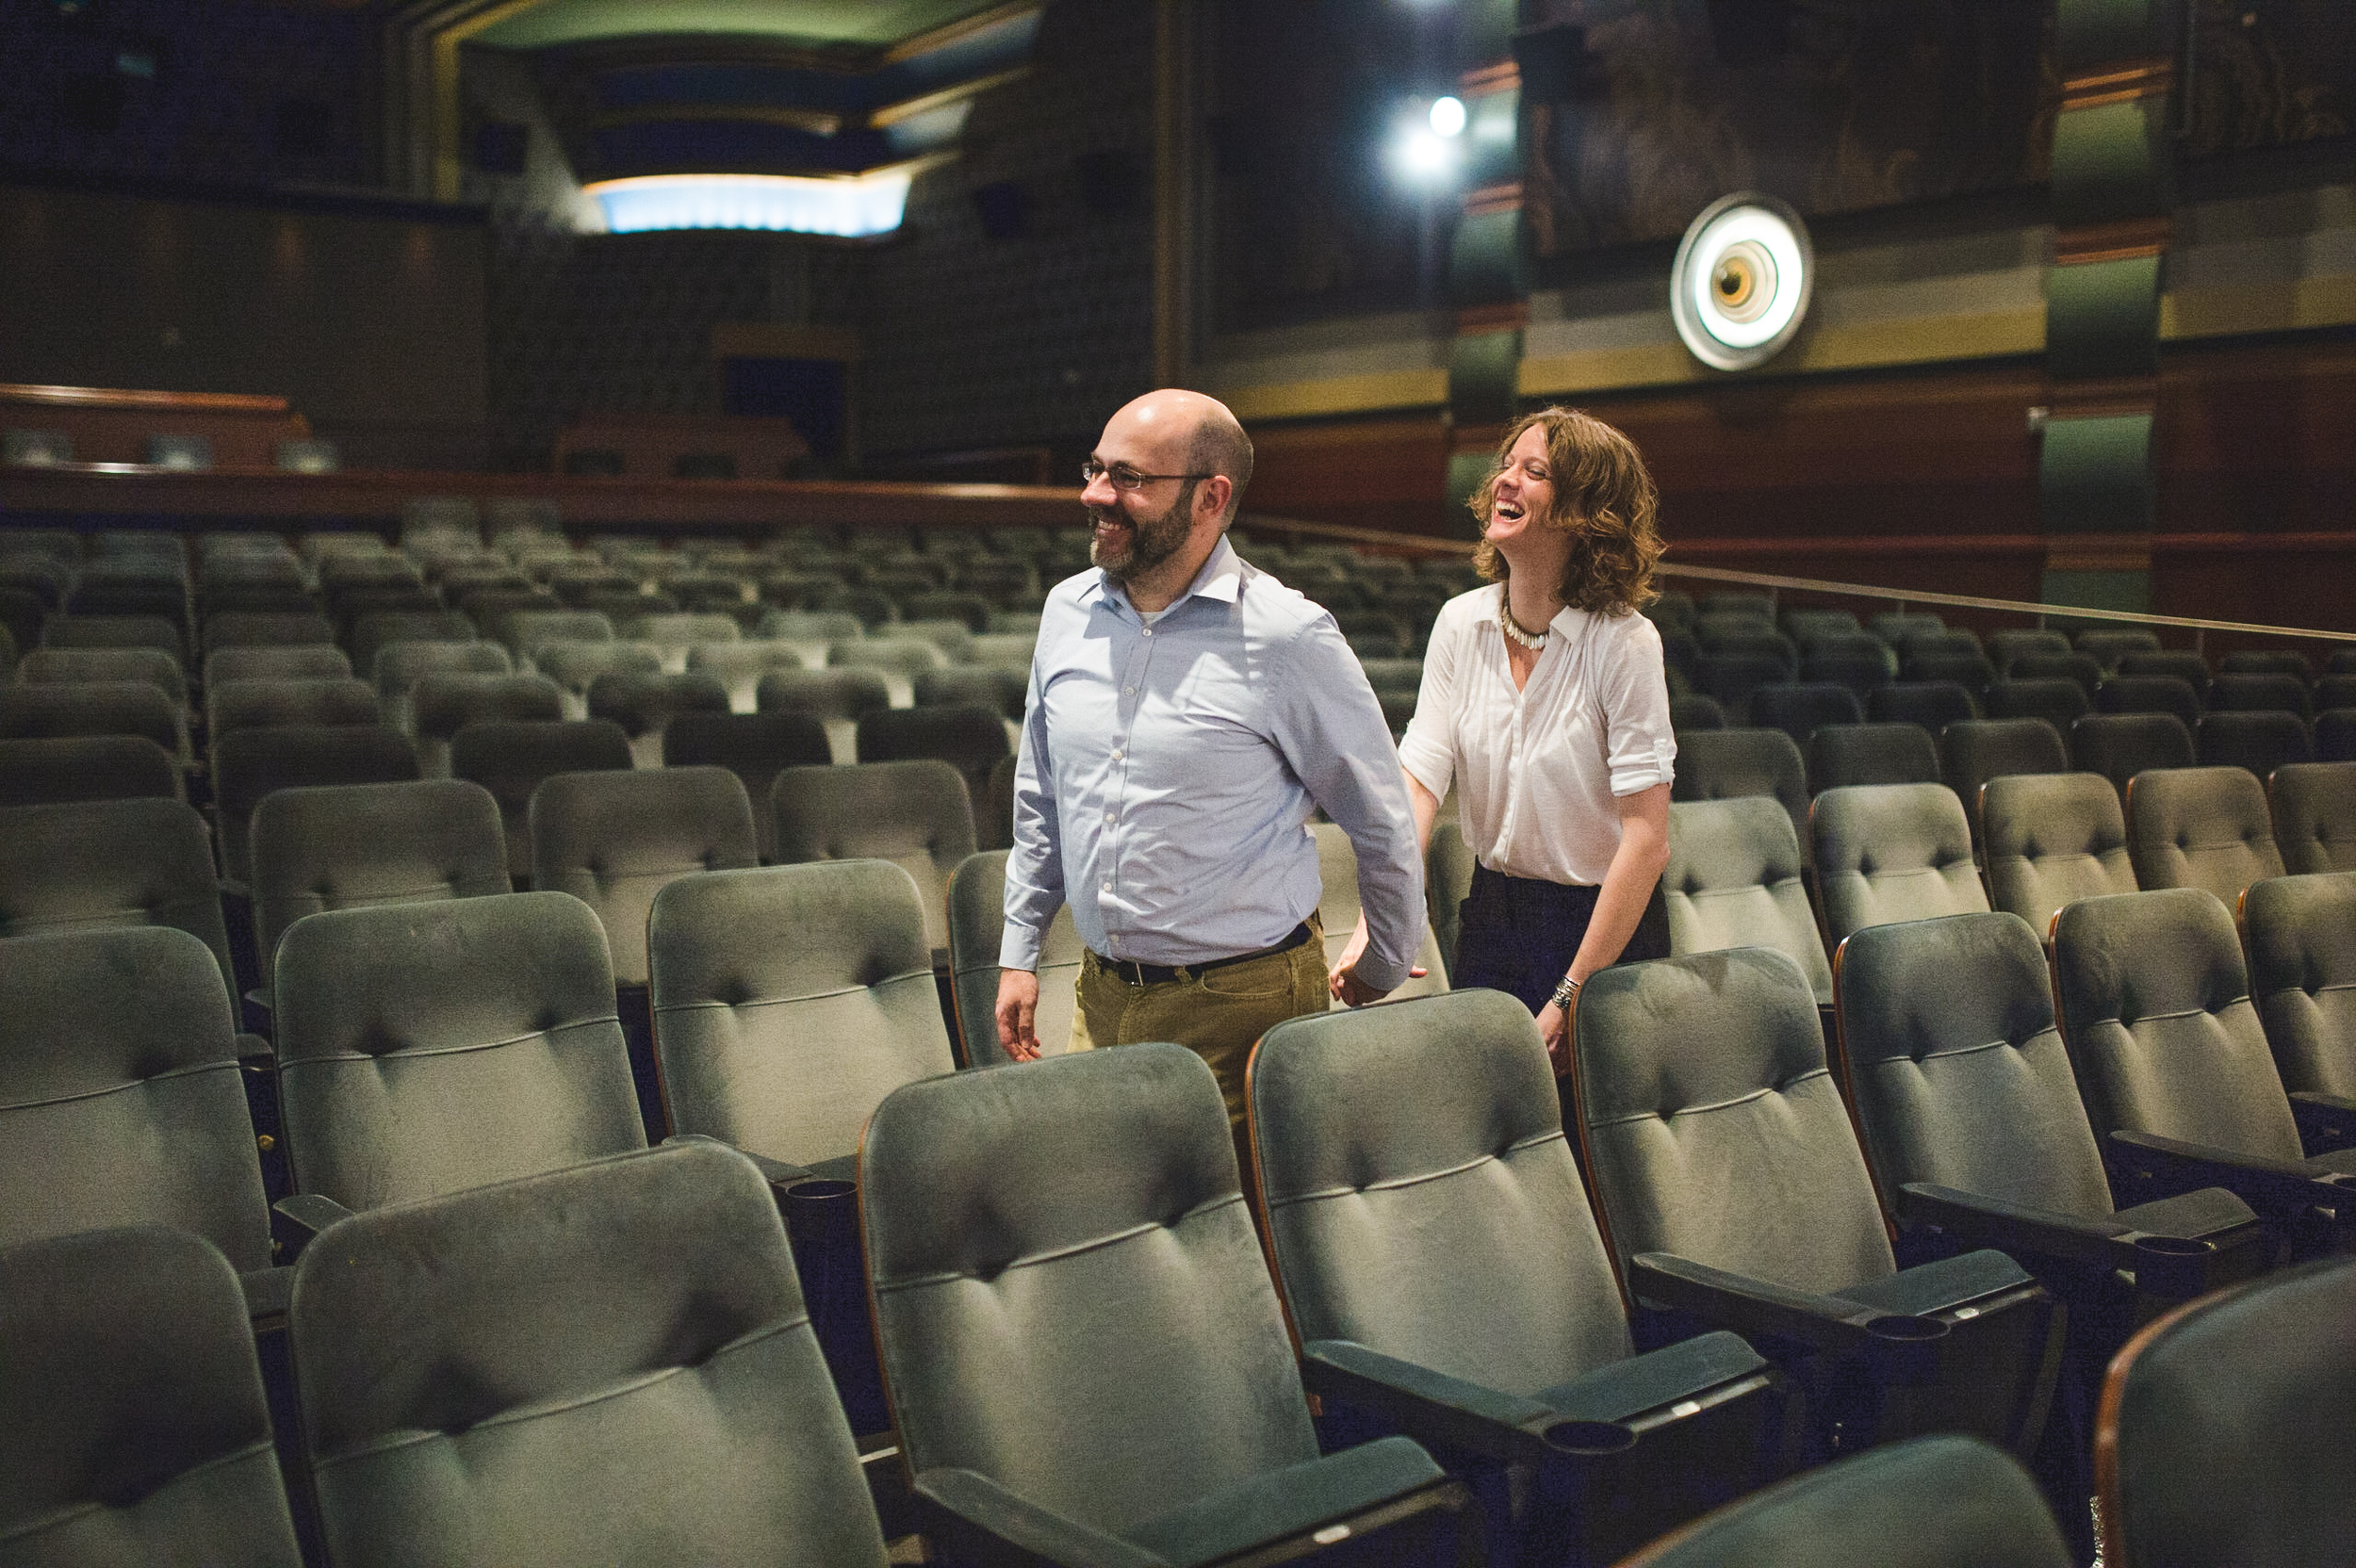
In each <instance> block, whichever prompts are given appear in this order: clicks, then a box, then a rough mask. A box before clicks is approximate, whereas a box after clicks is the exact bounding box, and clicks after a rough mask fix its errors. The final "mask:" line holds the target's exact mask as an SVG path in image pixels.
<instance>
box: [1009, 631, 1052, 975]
mask: <svg viewBox="0 0 2356 1568" xmlns="http://www.w3.org/2000/svg"><path fill="white" fill-rule="evenodd" d="M1044 713H1045V711H1044V708H1043V707H1042V705H1041V704H1040V702H1039V664H1038V662H1037V660H1036V659H1035V660H1034V661H1033V662H1032V665H1031V688H1030V693H1029V694H1028V696H1027V697H1025V699H1024V701H1023V743H1022V745H1021V746H1020V748H1019V749H1018V750H1017V752H1016V755H1015V764H1014V844H1013V847H1012V848H1011V849H1009V850H1008V851H1007V853H1006V929H1005V931H1004V932H1003V933H1001V934H1000V936H999V939H998V967H999V968H1001V969H1027V970H1034V971H1036V970H1037V969H1038V968H1039V949H1040V947H1041V946H1042V945H1043V944H1044V943H1045V941H1046V939H1047V927H1048V925H1049V923H1052V922H1053V921H1054V920H1055V911H1056V910H1057V909H1059V908H1061V907H1063V901H1064V890H1063V844H1062V841H1061V835H1060V834H1059V832H1058V830H1057V827H1058V825H1057V823H1056V818H1055V779H1054V776H1053V773H1052V766H1053V760H1052V759H1051V758H1050V757H1049V755H1048V750H1047V727H1046V720H1045V716H1044Z"/></svg>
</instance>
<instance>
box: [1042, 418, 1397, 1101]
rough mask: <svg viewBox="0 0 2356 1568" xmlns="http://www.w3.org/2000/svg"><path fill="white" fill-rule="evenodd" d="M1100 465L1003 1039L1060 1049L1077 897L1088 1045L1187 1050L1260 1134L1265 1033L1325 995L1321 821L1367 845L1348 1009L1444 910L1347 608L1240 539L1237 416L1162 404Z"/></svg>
mask: <svg viewBox="0 0 2356 1568" xmlns="http://www.w3.org/2000/svg"><path fill="white" fill-rule="evenodd" d="M1083 473H1084V474H1085V476H1086V478H1087V480H1088V488H1087V489H1086V490H1084V491H1083V492H1081V500H1082V501H1083V502H1084V503H1085V504H1086V505H1087V507H1088V519H1089V521H1090V523H1091V524H1092V525H1093V526H1094V531H1095V532H1094V538H1093V540H1092V541H1091V544H1090V546H1089V552H1088V554H1089V559H1090V560H1091V561H1092V562H1094V563H1095V564H1094V566H1093V567H1092V568H1091V569H1089V570H1088V571H1085V572H1082V573H1081V574H1080V575H1078V576H1077V577H1073V578H1071V579H1069V580H1065V581H1063V582H1060V583H1057V584H1056V585H1055V590H1054V591H1053V592H1052V593H1050V594H1049V595H1048V596H1047V605H1046V609H1045V612H1044V613H1043V614H1042V615H1041V617H1040V621H1039V649H1038V652H1037V653H1036V654H1035V655H1034V657H1033V660H1032V664H1031V689H1030V701H1029V707H1028V711H1027V712H1026V713H1025V715H1024V719H1023V746H1022V753H1021V757H1020V760H1018V762H1017V764H1016V769H1015V795H1014V801H1015V807H1014V849H1013V852H1012V853H1011V854H1010V855H1009V856H1008V858H1007V862H1006V938H1005V941H1004V944H1003V946H1002V948H1001V950H1000V953H999V964H1000V966H1001V973H1000V977H999V986H998V1038H999V1042H1000V1043H1001V1044H1002V1045H1004V1046H1005V1047H1006V1052H1007V1054H1009V1055H1011V1056H1014V1057H1016V1058H1018V1059H1022V1060H1028V1059H1030V1058H1032V1057H1036V1056H1037V1055H1038V1054H1039V1037H1038V1034H1037V1031H1036V1019H1037V1011H1038V1006H1039V975H1038V973H1037V971H1038V968H1039V944H1040V940H1041V938H1042V936H1043V935H1044V933H1045V931H1046V929H1047V925H1048V923H1049V922H1050V921H1051V920H1053V919H1054V918H1055V909H1056V907H1057V906H1058V905H1062V904H1065V903H1069V904H1070V905H1071V907H1072V924H1073V926H1074V927H1075V928H1076V929H1077V931H1078V933H1079V935H1080V938H1081V939H1082V940H1083V941H1084V942H1086V943H1087V944H1088V955H1087V956H1086V957H1085V958H1083V959H1082V961H1081V966H1080V979H1079V1010H1078V1015H1077V1017H1076V1018H1075V1020H1074V1021H1073V1024H1072V1040H1071V1049H1072V1050H1074V1051H1085V1050H1088V1049H1090V1048H1093V1047H1103V1046H1115V1045H1128V1044H1133V1043H1135V1042H1137V1041H1139V1040H1176V1041H1178V1042H1179V1043H1181V1044H1183V1045H1186V1046H1188V1047H1190V1048H1191V1049H1193V1050H1194V1051H1195V1052H1196V1053H1198V1054H1201V1055H1202V1056H1203V1059H1204V1060H1205V1061H1207V1062H1208V1063H1210V1065H1211V1070H1212V1071H1213V1072H1214V1073H1216V1074H1217V1075H1218V1077H1219V1087H1220V1088H1221V1090H1222V1091H1224V1093H1225V1095H1226V1099H1227V1112H1228V1116H1229V1119H1230V1120H1231V1121H1232V1122H1233V1123H1234V1124H1235V1126H1236V1127H1237V1128H1238V1129H1240V1127H1241V1124H1242V1120H1243V1070H1244V1063H1245V1059H1246V1057H1247V1056H1248V1055H1249V1054H1250V1053H1251V1050H1252V1042H1253V1041H1255V1040H1257V1039H1258V1038H1259V1037H1260V1036H1261V1035H1262V1034H1263V1033H1265V1032H1266V1031H1267V1030H1268V1028H1269V1027H1270V1026H1271V1025H1274V1024H1276V1023H1279V1022H1281V1021H1284V1020H1285V1019H1288V1018H1292V1017H1295V1016H1297V1015H1299V1014H1301V1013H1309V1012H1316V1011H1318V1010H1320V1009H1322V1008H1323V1007H1325V1006H1326V1005H1327V1001H1328V994H1329V993H1328V989H1327V985H1326V981H1325V979H1324V978H1323V976H1322V975H1321V974H1320V972H1319V970H1318V965H1319V964H1320V962H1321V961H1322V954H1323V951H1324V947H1323V942H1322V940H1321V936H1322V932H1321V931H1320V929H1319V927H1318V924H1317V897H1318V893H1319V890H1320V889H1319V882H1318V876H1317V843H1316V841H1315V840H1314V839H1313V838H1312V837H1311V836H1310V834H1309V832H1308V828H1307V824H1308V821H1309V816H1310V812H1311V810H1312V809H1314V808H1318V807H1322V808H1323V809H1324V810H1325V813H1326V815H1328V816H1329V817H1331V818H1333V821H1335V822H1336V823H1339V824H1340V825H1342V827H1343V829H1344V830H1345V831H1346V832H1347V833H1348V834H1349V835H1350V841H1351V843H1352V844H1353V845H1354V846H1355V847H1356V849H1357V852H1358V878H1359V896H1360V900H1361V902H1362V904H1363V906H1364V907H1365V910H1366V927H1367V933H1368V938H1367V941H1366V948H1365V950H1364V952H1363V953H1362V954H1361V955H1360V956H1359V957H1358V959H1357V961H1356V963H1355V964H1354V965H1353V966H1351V967H1350V969H1348V970H1345V971H1344V972H1343V976H1342V980H1341V985H1340V994H1341V995H1342V998H1343V1000H1345V1001H1347V1002H1349V1003H1350V1004H1351V1005H1360V1004H1364V1003H1367V1002H1372V1001H1375V1000H1377V999H1379V998H1381V997H1382V996H1383V994H1384V993H1386V992H1388V991H1390V990H1391V989H1393V988H1395V987H1397V986H1398V985H1399V983H1400V982H1401V981H1403V980H1405V979H1406V978H1407V977H1408V974H1409V972H1410V971H1409V964H1410V962H1411V960H1412V959H1413V957H1414V956H1415V951H1416V949H1417V947H1418V945H1419V943H1420V940H1421V937H1422V933H1423V925H1424V912H1423V911H1424V905H1423V858H1422V856H1421V855H1420V854H1419V853H1418V851H1417V848H1416V839H1415V819H1414V817H1413V816H1412V814H1411V813H1410V810H1409V807H1408V802H1407V789H1406V782H1405V775H1404V774H1403V773H1402V771H1401V769H1400V767H1399V754H1398V751H1397V749H1396V748H1395V747H1394V746H1393V745H1392V743H1391V737H1390V731H1389V729H1388V727H1386V726H1385V725H1384V723H1383V710H1382V707H1381V705H1380V704H1379V703H1377V702H1376V700H1375V696H1374V692H1373V689H1372V688H1371V687H1369V686H1368V685H1367V684H1366V672H1365V671H1364V670H1362V669H1360V668H1359V665H1358V661H1357V659H1356V657H1355V656H1354V655H1352V654H1351V653H1350V647H1349V645H1348V644H1346V643H1344V642H1343V641H1342V636H1341V632H1340V630H1339V629H1337V628H1336V627H1335V626H1334V624H1333V616H1332V615H1330V614H1328V613H1326V612H1325V611H1324V610H1322V609H1320V608H1319V607H1318V606H1317V605H1315V604H1313V603H1311V602H1310V601H1309V600H1307V599H1305V598H1303V597H1301V595H1299V594H1297V593H1295V592H1294V591H1293V590H1291V589H1289V588H1287V587H1285V586H1284V584H1283V583H1281V582H1279V581H1277V580H1275V579H1274V578H1272V577H1269V576H1268V574H1267V573H1265V572H1262V571H1260V570H1258V569H1256V568H1255V567H1253V566H1252V565H1250V564H1247V563H1246V562H1245V561H1244V560H1243V559H1242V558H1241V557H1240V556H1238V555H1237V554H1236V553H1235V548H1234V547H1233V546H1231V545H1230V544H1229V543H1228V542H1227V529H1228V526H1229V525H1230V524H1231V523H1233V522H1234V521H1235V508H1236V503H1237V502H1238V501H1239V500H1240V499H1241V498H1242V496H1243V490H1244V486H1245V485H1246V484H1247V483H1249V482H1250V481H1251V478H1252V442H1251V441H1250V439H1249V438H1247V437H1246V436H1245V434H1244V433H1243V427H1242V426H1241V425H1239V424H1237V423H1236V422H1235V416H1234V415H1233V414H1231V413H1229V412H1228V411H1227V409H1226V407H1225V406H1224V405H1223V404H1221V403H1219V402H1217V401H1215V400H1212V399H1210V398H1206V397H1203V396H1202V395H1201V394H1199V393H1195V392H1182V391H1162V392H1153V393H1149V394H1147V395H1146V396H1145V397H1142V398H1139V399H1137V401H1135V402H1133V403H1130V404H1129V405H1128V406H1126V407H1125V408H1123V409H1121V411H1120V412H1119V413H1117V414H1115V415H1114V416H1113V417H1112V420H1111V422H1110V423H1108V424H1106V425H1105V427H1104V435H1103V437H1102V438H1101V439H1099V441H1098V442H1097V444H1096V449H1095V451H1093V452H1091V453H1090V454H1089V456H1088V462H1087V464H1086V465H1085V466H1084V468H1083Z"/></svg>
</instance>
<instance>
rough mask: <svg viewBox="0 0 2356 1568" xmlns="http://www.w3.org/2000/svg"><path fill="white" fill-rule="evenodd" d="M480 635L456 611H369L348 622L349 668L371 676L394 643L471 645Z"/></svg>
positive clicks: (471, 624)
mask: <svg viewBox="0 0 2356 1568" xmlns="http://www.w3.org/2000/svg"><path fill="white" fill-rule="evenodd" d="M481 635H482V634H481V633H480V632H478V631H476V630H475V625H474V622H472V621H471V620H468V619H467V618H466V615H465V614H464V613H461V612H459V611H456V610H372V611H369V612H368V613H365V614H362V615H359V616H356V617H354V618H353V619H352V671H353V673H355V674H360V675H369V676H373V675H374V674H375V673H376V669H377V656H378V655H379V654H381V653H382V652H383V651H384V649H385V648H388V647H390V646H391V645H394V644H395V643H471V642H475V641H477V640H478V639H479V638H480V637H481ZM499 651H500V652H501V653H505V652H506V651H507V650H506V649H505V648H501V649H499Z"/></svg>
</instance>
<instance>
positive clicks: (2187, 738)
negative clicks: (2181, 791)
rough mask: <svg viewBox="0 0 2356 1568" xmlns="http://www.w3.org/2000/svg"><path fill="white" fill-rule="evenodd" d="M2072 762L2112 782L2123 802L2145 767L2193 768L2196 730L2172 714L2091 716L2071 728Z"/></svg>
mask: <svg viewBox="0 0 2356 1568" xmlns="http://www.w3.org/2000/svg"><path fill="white" fill-rule="evenodd" d="M2070 763H2071V765H2072V766H2074V767H2076V768H2077V769H2078V771H2079V772H2081V773H2099V774H2101V775H2102V776H2103V777H2105V778H2107V779H2109V780H2110V781H2111V788H2113V789H2115V790H2117V791H2118V792H2119V798H2120V799H2121V800H2124V799H2126V797H2127V786H2128V784H2129V782H2130V781H2132V780H2133V779H2134V778H2135V775H2137V774H2139V773H2141V772H2143V771H2144V770H2145V769H2146V768H2189V767H2191V766H2192V765H2193V750H2192V731H2191V730H2190V729H2188V728H2186V727H2184V721H2183V720H2182V719H2180V718H2178V717H2176V715H2174V714H2173V713H2088V714H2087V715H2086V717H2085V718H2083V719H2080V720H2079V721H2078V722H2077V723H2076V724H2074V725H2071V726H2070Z"/></svg>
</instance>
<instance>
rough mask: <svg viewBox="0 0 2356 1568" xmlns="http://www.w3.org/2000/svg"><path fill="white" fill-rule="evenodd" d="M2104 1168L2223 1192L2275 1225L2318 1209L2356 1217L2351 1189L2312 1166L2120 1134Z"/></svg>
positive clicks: (2106, 1147) (2107, 1146) (2105, 1152)
mask: <svg viewBox="0 0 2356 1568" xmlns="http://www.w3.org/2000/svg"><path fill="white" fill-rule="evenodd" d="M2102 1163H2103V1164H2104V1166H2105V1167H2107V1168H2109V1169H2110V1170H2111V1171H2113V1172H2114V1173H2115V1174H2116V1173H2121V1172H2124V1173H2128V1174H2136V1173H2142V1172H2147V1171H2148V1172H2151V1173H2152V1174H2155V1175H2157V1176H2159V1177H2160V1178H2162V1179H2163V1180H2164V1181H2165V1182H2166V1183H2167V1184H2168V1185H2169V1186H2171V1187H2176V1186H2182V1187H2223V1188H2224V1189H2225V1190H2226V1191H2228V1192H2230V1193H2232V1194H2233V1196H2234V1197H2236V1198H2239V1199H2240V1200H2241V1201H2243V1202H2245V1203H2247V1204H2249V1205H2250V1207H2251V1208H2253V1209H2255V1210H2257V1211H2258V1212H2259V1213H2260V1214H2262V1215H2266V1216H2267V1217H2271V1218H2275V1219H2293V1218H2298V1217H2303V1216H2305V1215H2307V1214H2309V1213H2310V1212H2312V1211H2313V1210H2315V1209H2316V1208H2317V1207H2326V1208H2335V1209H2338V1210H2340V1211H2341V1212H2342V1213H2343V1214H2356V1202H2351V1201H2349V1197H2350V1190H2351V1189H2350V1184H2348V1182H2347V1181H2346V1180H2344V1179H2343V1178H2341V1177H2339V1176H2336V1175H2334V1174H2333V1173H2332V1172H2331V1171H2329V1170H2326V1169H2324V1168H2322V1167H2320V1166H2317V1165H2315V1163H2314V1162H2312V1161H2309V1160H2269V1159H2266V1158H2264V1157H2262V1156H2260V1155H2256V1154H2243V1153H2239V1152H2235V1151H2233V1150H2231V1149H2217V1148H2215V1147H2212V1146H2210V1145H2208V1144H2201V1143H2185V1142H2184V1141H2183V1140H2181V1139H2178V1138H2170V1137H2162V1136H2161V1135H2158V1134H2157V1133H2138V1132H2134V1131H2131V1130H2129V1129H2126V1128H2118V1129H2114V1130H2113V1131H2112V1133H2111V1135H2110V1136H2109V1137H2108V1138H2107V1139H2105V1140H2104V1141H2103V1146H2102ZM2114 1184H2116V1183H2114Z"/></svg>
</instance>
